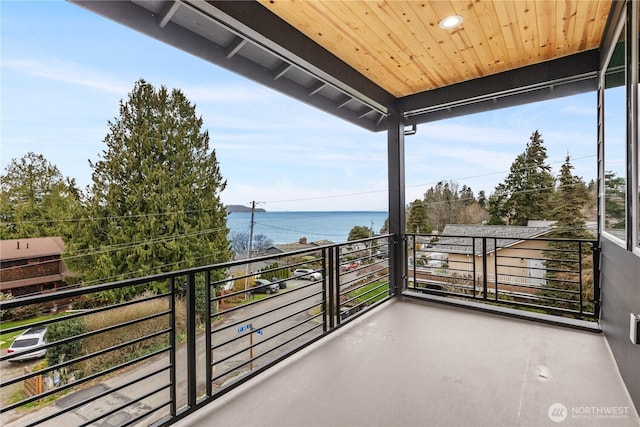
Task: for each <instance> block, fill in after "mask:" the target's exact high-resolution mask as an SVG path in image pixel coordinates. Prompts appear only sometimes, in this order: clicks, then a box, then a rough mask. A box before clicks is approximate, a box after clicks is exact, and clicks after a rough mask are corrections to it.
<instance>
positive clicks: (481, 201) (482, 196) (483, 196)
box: [478, 190, 487, 209]
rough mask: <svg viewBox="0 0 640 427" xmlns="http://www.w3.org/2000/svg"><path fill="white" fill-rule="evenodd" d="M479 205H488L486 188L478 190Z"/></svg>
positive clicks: (483, 207)
mask: <svg viewBox="0 0 640 427" xmlns="http://www.w3.org/2000/svg"><path fill="white" fill-rule="evenodd" d="M478 205H480V207H481V208H482V209H485V208H486V207H487V196H486V194H485V192H484V190H480V191H479V192H478Z"/></svg>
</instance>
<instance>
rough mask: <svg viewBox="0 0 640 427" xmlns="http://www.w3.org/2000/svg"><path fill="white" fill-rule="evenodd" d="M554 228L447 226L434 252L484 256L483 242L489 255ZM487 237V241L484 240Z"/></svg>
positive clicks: (434, 246) (435, 245) (434, 247)
mask: <svg viewBox="0 0 640 427" xmlns="http://www.w3.org/2000/svg"><path fill="white" fill-rule="evenodd" d="M551 230H552V227H525V226H516V225H465V224H447V225H446V226H445V227H444V230H443V231H442V237H440V240H438V241H437V242H434V243H433V247H432V248H431V250H432V251H434V252H445V253H459V254H471V247H472V246H473V247H474V248H473V249H474V250H473V252H474V253H475V254H476V255H481V254H482V242H483V240H484V241H486V245H487V248H486V250H487V253H491V252H494V251H495V250H496V246H497V248H498V249H504V248H508V247H509V246H513V245H515V244H516V243H519V242H521V241H522V240H523V239H533V238H536V237H540V236H544V235H545V234H547V233H549V232H551ZM483 237H486V239H483Z"/></svg>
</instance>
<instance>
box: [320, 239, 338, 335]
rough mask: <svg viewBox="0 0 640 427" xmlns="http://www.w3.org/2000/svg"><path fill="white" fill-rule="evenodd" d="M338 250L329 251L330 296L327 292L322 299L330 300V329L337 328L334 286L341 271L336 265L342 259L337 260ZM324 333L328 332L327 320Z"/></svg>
mask: <svg viewBox="0 0 640 427" xmlns="http://www.w3.org/2000/svg"><path fill="white" fill-rule="evenodd" d="M336 249H337V247H336V248H332V249H331V250H329V262H328V264H329V271H328V272H327V273H328V274H327V276H328V277H329V283H328V286H329V295H328V297H327V292H326V290H325V291H324V292H323V294H322V299H323V300H325V299H328V301H329V329H333V328H334V327H335V306H334V285H335V282H336V279H338V271H339V270H338V268H337V264H336V263H339V259H340V257H337V258H336V256H335V250H336ZM336 260H338V261H336ZM325 288H326V287H325ZM324 332H327V322H326V320H325V322H324Z"/></svg>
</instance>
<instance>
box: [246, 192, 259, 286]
mask: <svg viewBox="0 0 640 427" xmlns="http://www.w3.org/2000/svg"><path fill="white" fill-rule="evenodd" d="M255 213H256V201H255V200H254V201H252V202H251V228H250V231H249V252H248V253H247V260H248V262H247V270H246V276H247V277H246V278H245V279H244V290H245V291H246V290H247V289H248V285H249V273H251V252H253V225H254V224H255V221H254V216H255ZM244 296H245V299H248V297H249V296H248V295H247V293H246V292H245V294H244Z"/></svg>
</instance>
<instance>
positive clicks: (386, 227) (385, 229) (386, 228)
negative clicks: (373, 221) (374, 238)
mask: <svg viewBox="0 0 640 427" xmlns="http://www.w3.org/2000/svg"><path fill="white" fill-rule="evenodd" d="M380 234H389V217H386V218H385V220H384V224H382V228H381V229H380Z"/></svg>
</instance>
